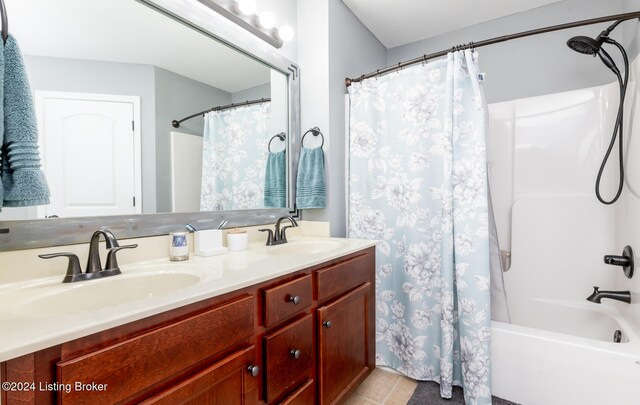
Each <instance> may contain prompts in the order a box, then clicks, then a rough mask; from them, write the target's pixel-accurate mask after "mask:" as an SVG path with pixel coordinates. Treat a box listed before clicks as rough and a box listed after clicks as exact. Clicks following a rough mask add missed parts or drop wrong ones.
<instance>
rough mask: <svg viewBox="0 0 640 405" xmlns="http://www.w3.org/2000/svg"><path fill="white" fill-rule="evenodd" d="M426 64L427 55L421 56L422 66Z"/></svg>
mask: <svg viewBox="0 0 640 405" xmlns="http://www.w3.org/2000/svg"><path fill="white" fill-rule="evenodd" d="M426 63H427V54H426V53H425V54H424V55H422V66H424V65H425V64H426Z"/></svg>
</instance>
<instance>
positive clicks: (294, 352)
mask: <svg viewBox="0 0 640 405" xmlns="http://www.w3.org/2000/svg"><path fill="white" fill-rule="evenodd" d="M290 353H291V356H293V358H294V359H296V360H298V359H299V358H300V356H301V355H302V352H301V351H300V349H298V350H296V349H292V350H291V352H290Z"/></svg>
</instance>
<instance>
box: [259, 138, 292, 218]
mask: <svg viewBox="0 0 640 405" xmlns="http://www.w3.org/2000/svg"><path fill="white" fill-rule="evenodd" d="M286 165H287V156H286V152H285V151H284V150H281V151H280V152H269V155H268V156H267V167H266V170H265V174H264V206H265V207H267V208H285V207H286V206H287V186H286V184H287V179H286V177H287V171H286V169H287V166H286Z"/></svg>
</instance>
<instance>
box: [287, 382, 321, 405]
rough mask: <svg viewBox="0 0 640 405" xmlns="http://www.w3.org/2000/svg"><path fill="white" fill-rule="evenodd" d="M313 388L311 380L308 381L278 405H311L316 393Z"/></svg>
mask: <svg viewBox="0 0 640 405" xmlns="http://www.w3.org/2000/svg"><path fill="white" fill-rule="evenodd" d="M314 388H315V385H314V384H313V380H308V381H307V382H306V383H305V384H304V385H303V386H302V387H300V388H298V389H297V390H295V391H294V393H293V394H291V395H289V396H288V397H287V398H285V400H284V401H282V402H280V405H313V404H314V403H315V401H314V398H315V393H316V391H315V389H314Z"/></svg>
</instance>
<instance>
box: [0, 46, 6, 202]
mask: <svg viewBox="0 0 640 405" xmlns="http://www.w3.org/2000/svg"><path fill="white" fill-rule="evenodd" d="M1 45H2V44H1V43H0V117H4V106H3V103H2V100H4V47H3V46H1ZM6 162H7V156H6V151H5V148H4V119H0V212H2V202H3V201H4V186H3V185H2V178H3V177H4V170H5V166H6Z"/></svg>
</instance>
